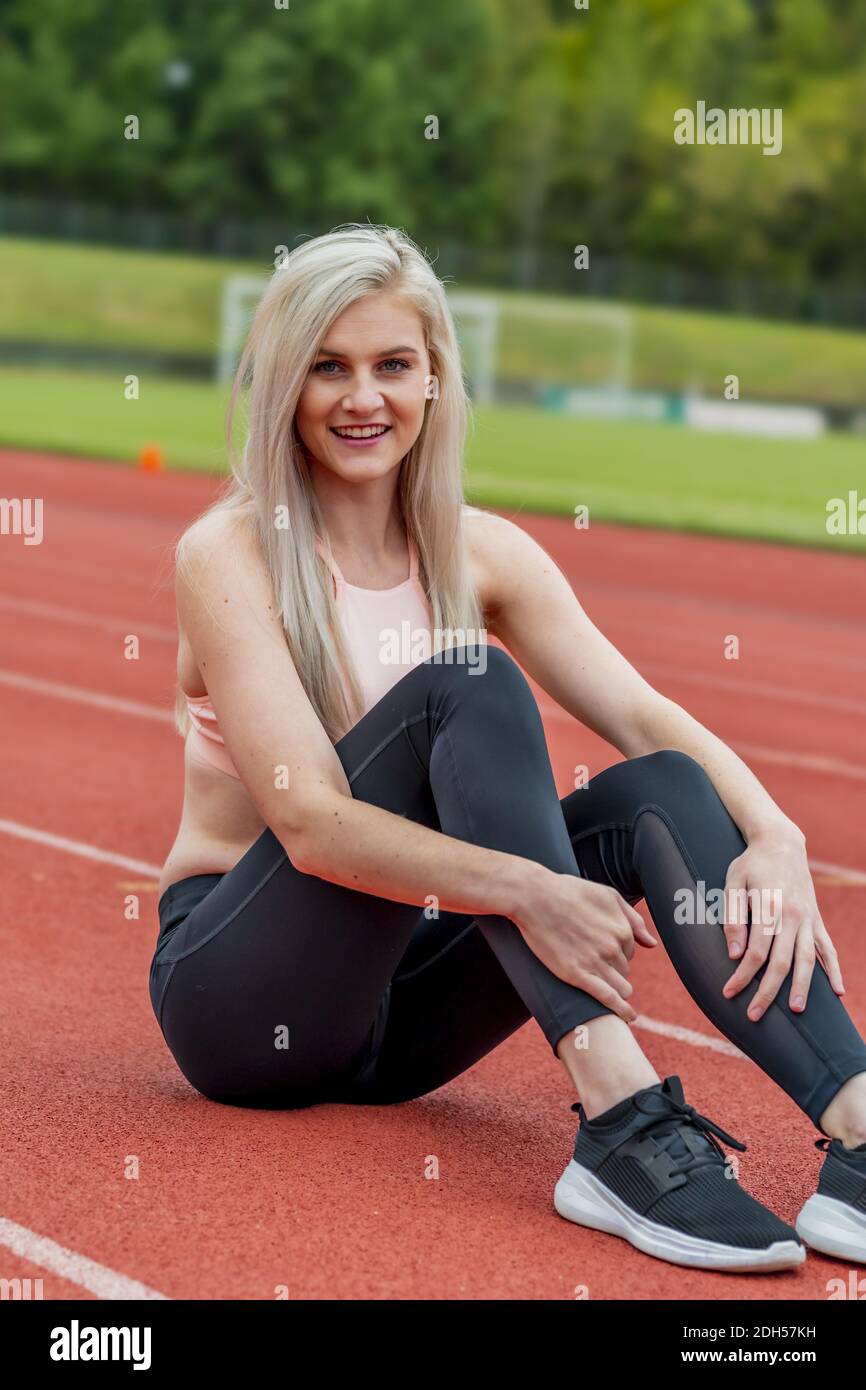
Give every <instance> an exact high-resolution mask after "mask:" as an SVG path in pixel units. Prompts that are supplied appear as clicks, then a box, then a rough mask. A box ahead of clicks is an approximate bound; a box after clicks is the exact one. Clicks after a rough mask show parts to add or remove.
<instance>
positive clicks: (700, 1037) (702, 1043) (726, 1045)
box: [633, 1014, 749, 1062]
mask: <svg viewBox="0 0 866 1390" xmlns="http://www.w3.org/2000/svg"><path fill="white" fill-rule="evenodd" d="M633 1027H635V1028H644V1029H645V1030H646V1031H647V1032H648V1033H658V1034H659V1035H660V1036H661V1037H663V1038H675V1039H676V1041H677V1042H684V1043H689V1044H690V1046H691V1047H708V1048H710V1050H711V1051H712V1052H721V1053H723V1054H724V1055H725V1057H740V1058H742V1059H743V1061H746V1062H748V1060H749V1058H748V1057H747V1056H746V1054H745V1052H741V1051H740V1049H739V1048H738V1047H734V1044H733V1043H732V1042H728V1040H727V1038H711V1037H710V1036H709V1035H708V1034H707V1033H696V1032H695V1030H694V1028H680V1027H678V1026H677V1024H675V1023H660V1022H659V1020H658V1019H656V1018H648V1017H647V1015H646V1014H638V1016H637V1018H636V1019H635V1021H634V1024H633Z"/></svg>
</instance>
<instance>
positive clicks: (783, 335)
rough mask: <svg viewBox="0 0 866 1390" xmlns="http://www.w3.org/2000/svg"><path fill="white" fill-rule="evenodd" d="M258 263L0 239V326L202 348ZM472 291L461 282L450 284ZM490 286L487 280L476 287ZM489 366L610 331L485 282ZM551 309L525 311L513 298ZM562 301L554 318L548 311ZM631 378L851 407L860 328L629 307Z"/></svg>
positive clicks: (548, 354) (55, 337)
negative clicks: (493, 339)
mask: <svg viewBox="0 0 866 1390" xmlns="http://www.w3.org/2000/svg"><path fill="white" fill-rule="evenodd" d="M271 270H272V266H271V265H268V264H261V265H255V264H251V263H245V262H239V261H227V260H216V259H204V258H200V257H195V256H181V255H166V254H157V253H147V252H142V251H129V250H122V249H116V248H112V247H103V246H78V245H70V244H67V243H65V242H48V241H26V240H20V239H17V238H8V237H7V238H0V338H7V339H16V340H25V341H28V342H42V343H50V342H61V343H77V344H80V345H82V346H85V345H99V346H108V347H112V346H113V347H117V348H123V347H127V348H128V347H131V346H134V345H138V346H140V347H142V348H149V349H152V350H161V351H163V352H177V353H190V354H199V355H202V354H203V355H208V354H211V353H212V352H213V351H214V345H215V343H216V341H217V335H218V323H219V311H220V295H221V290H222V284H223V281H224V280H225V279H226V277H227V276H228V275H231V274H237V273H247V274H249V273H253V274H261V275H267V274H268V273H270V271H271ZM453 288H455V289H459V290H461V291H462V290H470V291H471V290H472V289H473V286H472V285H469V284H462V283H461V284H459V285H456V286H453ZM482 292H483V293H490V291H487V290H485V291H482ZM496 297H497V299H498V300H499V303H500V308H501V332H500V342H499V348H498V369H499V372H500V374H501V375H502V376H503V377H508V378H518V379H519V378H527V377H528V378H532V379H538V380H544V381H547V382H550V383H560V382H565V383H569V382H574V381H577V380H581V381H598V380H601V379H603V378H604V377H605V375H606V374H607V373H608V372H609V370H610V366H611V355H612V351H613V345H614V339H613V337H612V335H611V332H610V330H608V329H605V328H604V327H602V326H600V325H594V324H591V323H589V324H588V323H586V322H585V321H583V320H581V319H580V318H575V319H574V320H573V321H569V319H568V317H567V307H568V306H569V304H572V306H573V307H574V308H575V309H577V308H578V307H579V306H580V305H581V304H585V305H591V304H592V303H593V301H591V300H579V301H569V300H564V299H562V298H554V297H552V296H545V295H525V294H519V293H516V292H514V293H512V292H507V291H504V292H501V293H499V294H497V296H496ZM547 305H551V306H553V308H554V309H555V311H556V316H555V317H551V318H549V319H544V318H541V319H539V318H538V317H535V316H533V317H529V316H527V315H526V314H525V313H524V310H525V308H526V307H527V306H530V307H532V308H537V307H539V306H541V307H544V306H547ZM564 310H565V311H566V317H564V318H563V317H562V315H563V312H564ZM632 312H633V324H634V366H633V385H634V386H637V387H655V388H657V389H660V390H671V391H678V390H681V389H682V388H683V387H684V386H687V385H690V386H693V387H695V388H697V389H700V390H704V391H707V392H709V393H711V394H712V393H715V392H718V393H719V394H720V395H721V392H722V388H723V382H724V378H725V377H726V376H727V375H728V374H729V373H731V372H734V373H736V374H737V375H738V376H739V378H740V391H741V395H742V396H743V397H744V398H747V397H748V398H751V399H753V400H756V399H761V398H766V399H779V400H790V401H795V402H800V401H811V402H815V403H819V404H826V405H834V404H835V405H843V406H846V405H851V404H855V403H857V402H862V400H863V383H864V381H866V334H861V333H853V332H848V331H843V330H840V329H833V328H820V327H812V326H806V325H792V324H787V323H775V322H772V323H770V322H763V321H760V320H757V319H750V318H747V317H735V316H732V315H722V314H710V313H703V312H698V311H692V310H688V311H684V310H671V309H663V308H662V309H660V308H653V307H646V306H636V307H634V309H633V311H632Z"/></svg>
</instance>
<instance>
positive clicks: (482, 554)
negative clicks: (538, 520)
mask: <svg viewBox="0 0 866 1390" xmlns="http://www.w3.org/2000/svg"><path fill="white" fill-rule="evenodd" d="M463 524H464V535H465V537H466V548H467V551H468V553H469V558H470V562H471V564H472V569H473V573H474V576H475V584H476V588H477V590H478V594H479V598H480V599H481V603H482V607H483V609H484V611H485V613H486V614H490V615H491V616H492V615H493V614H494V613H495V611H496V609H497V608H498V606H499V604H500V602H501V587H502V585H501V579H502V575H503V573H505V572H507V570H508V554H509V551H510V548H511V544H512V537H513V533H514V532H515V531H516V530H517V529H518V528H517V527H515V525H514V523H513V522H511V521H509V520H508V519H507V518H506V517H504V516H499V515H498V514H497V513H496V512H491V511H487V510H486V509H485V508H483V507H475V506H470V505H469V504H468V503H465V504H464V506H463Z"/></svg>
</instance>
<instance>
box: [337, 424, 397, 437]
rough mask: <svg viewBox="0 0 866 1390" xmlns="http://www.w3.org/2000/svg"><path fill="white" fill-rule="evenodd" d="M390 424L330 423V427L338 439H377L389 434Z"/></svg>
mask: <svg viewBox="0 0 866 1390" xmlns="http://www.w3.org/2000/svg"><path fill="white" fill-rule="evenodd" d="M390 428H391V426H390V425H330V426H329V429H330V431H331V433H332V434H335V435H336V436H337V438H338V439H375V438H376V437H377V436H378V435H382V434H387V433H388V431H389V430H390Z"/></svg>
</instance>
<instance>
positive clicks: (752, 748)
mask: <svg viewBox="0 0 866 1390" xmlns="http://www.w3.org/2000/svg"><path fill="white" fill-rule="evenodd" d="M728 747H729V748H733V750H734V752H735V753H744V754H745V755H746V757H749V758H754V759H755V760H756V761H760V762H763V763H780V764H782V765H783V766H788V765H790V766H791V767H801V768H802V769H803V771H804V772H822V773H827V774H829V776H831V777H848V778H851V779H852V780H853V781H855V782H866V767H858V766H857V764H856V763H841V762H839V760H838V759H837V758H823V757H820V756H818V755H816V754H814V753H789V752H787V751H786V750H785V749H784V748H764V747H763V746H762V745H761V744H759V743H740V742H739V741H738V742H736V743H731V744H729V745H728Z"/></svg>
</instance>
